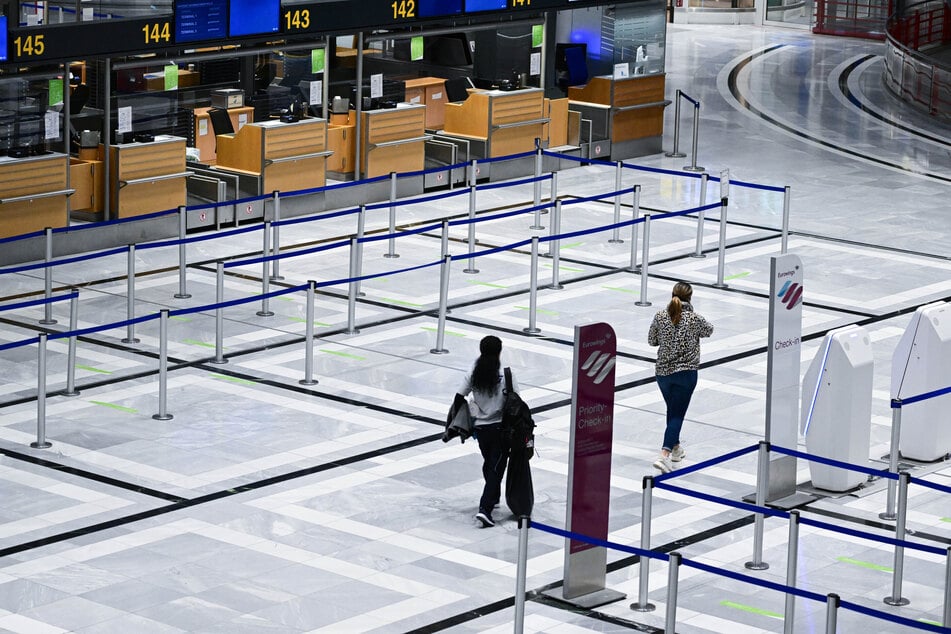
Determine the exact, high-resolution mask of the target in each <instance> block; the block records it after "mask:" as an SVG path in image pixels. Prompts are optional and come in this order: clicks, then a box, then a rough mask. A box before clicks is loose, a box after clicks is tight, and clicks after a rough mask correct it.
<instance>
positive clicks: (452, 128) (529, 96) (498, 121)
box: [444, 88, 548, 158]
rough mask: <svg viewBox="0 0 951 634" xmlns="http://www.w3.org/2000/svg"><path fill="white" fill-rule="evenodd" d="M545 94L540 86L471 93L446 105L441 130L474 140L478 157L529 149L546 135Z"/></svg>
mask: <svg viewBox="0 0 951 634" xmlns="http://www.w3.org/2000/svg"><path fill="white" fill-rule="evenodd" d="M544 97H545V92H544V91H543V90H542V89H540V88H525V89H522V90H513V91H501V90H488V91H479V92H473V93H471V94H470V95H469V98H468V99H466V100H465V101H463V102H462V103H447V104H446V125H445V128H444V132H445V134H447V135H450V136H458V137H462V138H466V139H469V140H471V141H473V143H472V147H473V151H472V154H473V155H475V156H477V157H479V158H495V157H497V156H506V155H508V154H518V153H521V152H530V151H532V150H534V149H535V139H542V140H544V139H545V138H547V135H546V134H545V130H544V127H545V124H547V123H548V117H546V116H545V100H544ZM480 145H481V146H482V151H481V152H480V151H479V146H480Z"/></svg>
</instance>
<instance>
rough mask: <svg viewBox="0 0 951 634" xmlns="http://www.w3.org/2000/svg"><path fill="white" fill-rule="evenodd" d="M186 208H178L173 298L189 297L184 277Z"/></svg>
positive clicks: (182, 206) (186, 229)
mask: <svg viewBox="0 0 951 634" xmlns="http://www.w3.org/2000/svg"><path fill="white" fill-rule="evenodd" d="M186 210H187V207H185V205H181V206H179V208H178V292H177V293H175V295H174V297H175V299H188V298H189V297H191V294H189V292H188V289H187V288H186V284H187V282H186V279H185V261H186V259H187V257H188V256H187V253H186V245H185V234H186V232H187V231H188V228H187V226H186Z"/></svg>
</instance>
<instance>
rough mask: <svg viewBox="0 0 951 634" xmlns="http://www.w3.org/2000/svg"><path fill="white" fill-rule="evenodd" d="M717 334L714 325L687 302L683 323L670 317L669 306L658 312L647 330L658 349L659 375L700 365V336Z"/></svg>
mask: <svg viewBox="0 0 951 634" xmlns="http://www.w3.org/2000/svg"><path fill="white" fill-rule="evenodd" d="M712 334H713V325H712V324H710V322H708V321H707V320H706V319H704V318H703V317H702V316H701V315H699V314H697V313H695V312H694V310H693V306H691V305H690V304H688V303H686V302H684V304H683V313H681V315H680V323H679V324H677V325H676V326H675V325H674V323H673V322H672V321H671V320H670V315H668V314H667V309H666V308H665V309H664V310H661V311H658V313H657V314H656V315H654V321H652V322H651V327H650V331H648V333H647V343H648V344H649V345H652V346H659V347H658V349H657V366H656V368H657V374H658V375H659V376H667V375H669V374H673V373H674V372H681V371H683V370H696V369H697V368H699V367H700V338H701V337H709V336H710V335H712Z"/></svg>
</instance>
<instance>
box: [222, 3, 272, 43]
mask: <svg viewBox="0 0 951 634" xmlns="http://www.w3.org/2000/svg"><path fill="white" fill-rule="evenodd" d="M280 18H281V0H231V20H230V28H229V29H228V33H229V35H230V36H231V37H239V36H242V35H263V34H267V33H277V32H278V31H279V30H280Z"/></svg>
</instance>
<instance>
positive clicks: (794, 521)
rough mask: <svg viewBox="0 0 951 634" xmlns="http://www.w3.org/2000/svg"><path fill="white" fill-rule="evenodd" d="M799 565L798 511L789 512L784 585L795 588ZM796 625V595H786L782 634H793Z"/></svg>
mask: <svg viewBox="0 0 951 634" xmlns="http://www.w3.org/2000/svg"><path fill="white" fill-rule="evenodd" d="M798 564H799V511H796V510H793V511H789V537H788V539H787V540H786V585H787V586H789V587H790V588H795V587H796V572H797V568H798ZM795 623H796V595H795V594H793V593H792V592H787V593H786V609H785V610H783V634H793V632H794V631H795V630H794V627H795Z"/></svg>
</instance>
